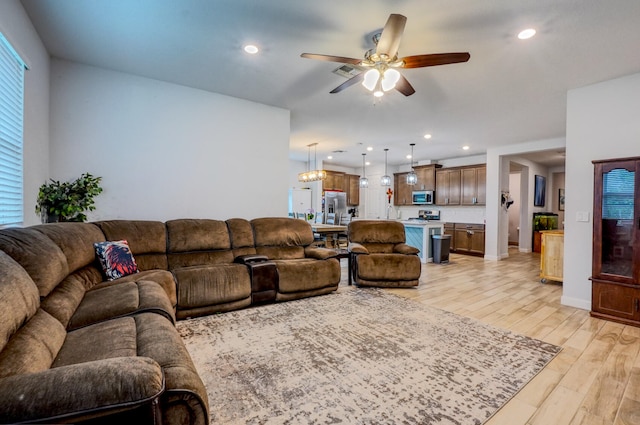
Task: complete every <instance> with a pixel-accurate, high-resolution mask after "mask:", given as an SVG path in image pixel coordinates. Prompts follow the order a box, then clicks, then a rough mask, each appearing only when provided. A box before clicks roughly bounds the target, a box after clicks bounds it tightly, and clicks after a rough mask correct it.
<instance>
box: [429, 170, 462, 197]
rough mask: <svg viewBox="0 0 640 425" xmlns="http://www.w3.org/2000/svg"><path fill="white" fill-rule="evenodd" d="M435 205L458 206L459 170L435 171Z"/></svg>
mask: <svg viewBox="0 0 640 425" xmlns="http://www.w3.org/2000/svg"><path fill="white" fill-rule="evenodd" d="M435 175H436V176H435V177H436V205H460V175H461V173H460V169H459V168H441V169H439V170H436V172H435Z"/></svg>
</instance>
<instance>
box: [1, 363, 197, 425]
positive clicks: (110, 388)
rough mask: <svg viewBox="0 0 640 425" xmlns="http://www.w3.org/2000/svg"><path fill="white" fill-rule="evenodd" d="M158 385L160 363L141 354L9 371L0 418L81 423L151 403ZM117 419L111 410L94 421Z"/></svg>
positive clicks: (159, 388) (160, 382) (160, 385)
mask: <svg viewBox="0 0 640 425" xmlns="http://www.w3.org/2000/svg"><path fill="white" fill-rule="evenodd" d="M114 389H117V391H114ZM163 390H164V380H163V374H162V369H161V368H160V365H158V363H157V362H155V361H153V360H152V359H149V358H146V357H118V358H113V359H107V360H98V361H95V362H86V363H79V364H74V365H69V366H64V367H58V368H54V369H49V370H45V371H41V372H38V373H30V374H26V375H14V376H10V377H8V378H5V379H2V381H0V400H2V404H0V422H2V423H36V421H37V423H82V421H84V420H91V419H95V418H96V417H99V416H101V415H103V416H104V415H109V414H112V413H118V412H123V411H130V409H135V408H137V407H140V406H151V404H152V402H153V401H154V400H156V399H157V398H158V397H159V396H160V394H162V392H163ZM149 410H151V409H149ZM117 422H119V421H117V420H114V416H110V417H107V418H106V419H105V420H103V421H98V423H117ZM122 422H123V423H131V422H132V420H131V419H130V418H129V419H126V418H125V420H123V421H122ZM89 423H94V422H89ZM201 423H205V422H201Z"/></svg>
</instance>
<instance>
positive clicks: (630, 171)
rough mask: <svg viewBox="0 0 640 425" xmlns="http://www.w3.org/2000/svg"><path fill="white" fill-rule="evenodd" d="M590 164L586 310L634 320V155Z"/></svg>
mask: <svg viewBox="0 0 640 425" xmlns="http://www.w3.org/2000/svg"><path fill="white" fill-rule="evenodd" d="M593 164H594V194H593V249H592V252H593V257H592V263H591V265H592V276H591V278H590V279H591V282H592V289H591V291H592V293H591V296H592V300H591V315H592V316H593V317H598V318H601V319H607V320H612V321H616V322H620V323H624V324H628V325H633V326H640V256H639V255H638V254H637V253H638V252H640V157H636V158H627V159H617V160H602V161H593Z"/></svg>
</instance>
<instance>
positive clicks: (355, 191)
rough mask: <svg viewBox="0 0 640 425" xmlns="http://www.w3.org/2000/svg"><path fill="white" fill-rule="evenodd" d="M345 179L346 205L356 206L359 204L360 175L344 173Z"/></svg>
mask: <svg viewBox="0 0 640 425" xmlns="http://www.w3.org/2000/svg"><path fill="white" fill-rule="evenodd" d="M345 178H346V180H347V183H346V185H345V186H346V189H347V205H349V206H358V205H360V176H358V175H356V174H346V175H345Z"/></svg>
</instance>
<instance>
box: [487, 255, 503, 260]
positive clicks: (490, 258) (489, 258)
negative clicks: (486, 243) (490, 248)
mask: <svg viewBox="0 0 640 425" xmlns="http://www.w3.org/2000/svg"><path fill="white" fill-rule="evenodd" d="M484 259H485V260H489V261H500V260H501V259H502V258H501V257H499V256H497V255H487V254H485V256H484Z"/></svg>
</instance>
